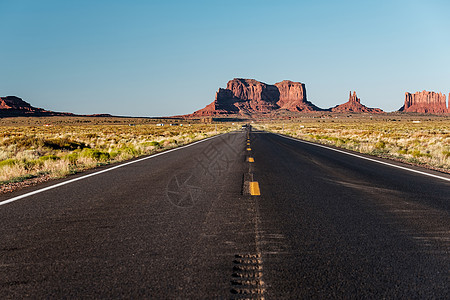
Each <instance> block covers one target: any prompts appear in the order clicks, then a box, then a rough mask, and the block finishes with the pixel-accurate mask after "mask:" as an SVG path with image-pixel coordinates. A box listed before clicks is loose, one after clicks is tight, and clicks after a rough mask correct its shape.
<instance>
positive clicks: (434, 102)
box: [399, 91, 450, 114]
mask: <svg viewBox="0 0 450 300" xmlns="http://www.w3.org/2000/svg"><path fill="white" fill-rule="evenodd" d="M448 97H449V101H450V94H449V96H448ZM399 111H403V112H415V113H431V114H443V113H448V112H450V109H449V108H447V101H446V97H445V94H441V93H439V94H438V93H435V92H429V91H422V92H417V93H414V94H411V93H408V92H407V93H405V103H404V105H403V106H402V107H401V108H400V109H399Z"/></svg>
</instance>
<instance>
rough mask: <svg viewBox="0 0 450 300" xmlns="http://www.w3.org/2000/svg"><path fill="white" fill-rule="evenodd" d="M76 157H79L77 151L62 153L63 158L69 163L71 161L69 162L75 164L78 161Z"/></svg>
mask: <svg viewBox="0 0 450 300" xmlns="http://www.w3.org/2000/svg"><path fill="white" fill-rule="evenodd" d="M78 157H79V153H78V152H72V153H69V154H66V155H64V156H63V159H64V160H67V161H69V163H71V164H76V163H77V161H78Z"/></svg>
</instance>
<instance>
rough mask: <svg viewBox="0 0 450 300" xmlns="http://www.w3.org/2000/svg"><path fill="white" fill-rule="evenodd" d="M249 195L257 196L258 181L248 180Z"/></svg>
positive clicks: (259, 193) (258, 193) (258, 192)
mask: <svg viewBox="0 0 450 300" xmlns="http://www.w3.org/2000/svg"><path fill="white" fill-rule="evenodd" d="M250 195H252V196H259V195H261V192H260V191H259V184H258V181H250Z"/></svg>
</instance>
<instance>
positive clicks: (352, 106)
mask: <svg viewBox="0 0 450 300" xmlns="http://www.w3.org/2000/svg"><path fill="white" fill-rule="evenodd" d="M331 111H332V112H358V113H362V112H367V113H382V112H383V111H382V110H381V109H379V108H370V107H367V106H365V105H363V104H361V100H360V99H359V98H358V97H357V96H356V92H353V94H352V92H350V96H349V98H348V102H346V103H344V104H341V105H337V106H335V107H333V108H331Z"/></svg>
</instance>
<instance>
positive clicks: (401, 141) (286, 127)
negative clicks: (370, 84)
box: [256, 116, 450, 172]
mask: <svg viewBox="0 0 450 300" xmlns="http://www.w3.org/2000/svg"><path fill="white" fill-rule="evenodd" d="M256 127H259V128H261V129H264V130H268V131H272V132H278V133H283V134H286V135H290V136H293V137H296V138H300V139H303V140H308V141H313V142H318V143H321V144H327V145H333V146H337V147H341V148H345V149H349V150H353V151H357V152H360V153H366V154H371V155H375V156H379V157H385V158H391V159H396V160H401V161H404V162H408V163H412V164H417V165H425V166H429V167H432V168H435V169H440V170H442V171H445V172H449V171H450V118H449V117H431V116H426V117H425V116H422V117H421V116H415V117H414V116H400V117H399V116H396V117H393V116H391V117H387V116H379V117H377V118H375V117H374V118H373V119H372V118H371V117H369V116H366V117H356V118H355V117H354V116H353V117H352V118H347V117H343V116H339V117H336V116H325V117H324V116H322V117H321V118H317V119H311V118H309V119H306V118H305V119H297V120H295V121H292V120H291V121H285V122H265V123H260V124H258V125H257V126H256Z"/></svg>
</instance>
